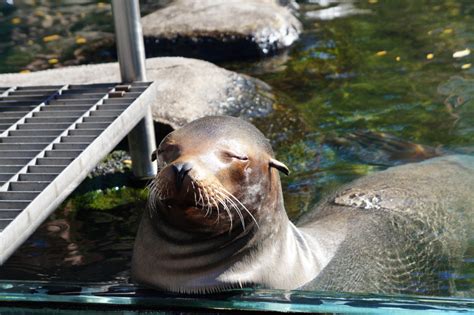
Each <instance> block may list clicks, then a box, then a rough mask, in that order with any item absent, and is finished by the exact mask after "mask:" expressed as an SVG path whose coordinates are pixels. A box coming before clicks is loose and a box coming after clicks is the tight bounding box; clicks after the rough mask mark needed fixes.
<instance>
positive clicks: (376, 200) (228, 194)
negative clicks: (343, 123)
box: [132, 117, 474, 293]
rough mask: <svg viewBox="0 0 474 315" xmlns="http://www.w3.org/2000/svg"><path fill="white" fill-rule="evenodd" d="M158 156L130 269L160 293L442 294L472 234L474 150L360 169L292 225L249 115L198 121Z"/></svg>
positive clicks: (274, 165)
mask: <svg viewBox="0 0 474 315" xmlns="http://www.w3.org/2000/svg"><path fill="white" fill-rule="evenodd" d="M157 159H158V163H159V166H160V172H159V173H158V175H157V176H156V178H155V180H154V181H153V184H152V185H151V191H150V207H149V209H148V210H147V211H146V212H145V214H144V216H143V219H142V222H141V224H140V228H139V231H138V235H137V239H136V242H135V248H134V255H133V261H132V276H133V278H134V279H135V280H136V281H137V282H139V283H142V284H145V285H148V286H151V287H155V288H159V289H164V290H170V291H174V292H187V293H195V292H196V293H206V292H214V291H219V290H223V289H227V288H235V287H243V286H263V287H267V288H277V289H298V288H302V289H312V290H334V291H357V292H404V293H417V292H418V293H420V292H421V293H427V292H435V291H436V292H438V291H441V290H442V289H443V287H444V286H445V285H446V284H445V283H443V281H442V277H440V273H443V272H450V271H452V270H453V269H454V268H455V267H456V264H457V263H458V262H459V261H460V258H461V257H462V255H463V252H464V250H465V246H466V243H467V240H468V238H469V237H471V236H472V232H470V230H469V229H470V228H471V227H472V226H473V224H472V213H473V211H472V210H473V205H474V197H473V194H472V192H473V191H474V158H473V157H468V156H448V157H441V158H436V159H432V160H429V161H426V162H422V163H413V164H407V165H404V166H398V167H393V168H390V169H388V170H386V171H383V172H379V173H376V174H373V175H370V176H366V177H364V178H361V179H359V180H356V181H354V182H353V183H351V184H349V185H348V186H347V187H345V188H343V189H341V190H339V191H338V192H336V193H335V194H333V195H332V196H330V197H328V198H327V199H325V200H324V201H323V202H321V203H320V204H319V205H318V206H317V207H316V208H315V209H314V210H313V211H311V212H310V213H308V214H306V215H305V216H304V217H302V218H301V219H300V220H299V221H300V222H299V224H298V227H295V225H293V224H292V223H291V222H290V221H289V220H288V217H287V215H286V212H285V208H284V204H283V197H282V191H281V185H280V179H279V174H278V171H282V172H285V173H286V172H287V171H288V170H287V168H286V167H285V166H284V165H283V164H282V163H281V162H278V161H277V160H275V159H274V157H273V152H272V150H271V147H270V144H269V143H268V140H267V139H265V138H264V137H263V135H262V134H261V133H260V132H259V131H258V130H257V129H256V128H255V127H253V126H252V125H250V124H248V123H246V122H244V121H241V120H239V119H236V118H231V117H207V118H203V119H199V120H197V121H194V122H192V123H190V124H188V125H186V126H185V127H183V128H182V129H179V130H177V131H175V132H173V133H171V134H170V135H169V136H167V137H166V138H165V139H164V140H163V142H162V143H161V144H160V147H159V149H158V151H157ZM447 285H448V287H449V286H450V283H448V284H447Z"/></svg>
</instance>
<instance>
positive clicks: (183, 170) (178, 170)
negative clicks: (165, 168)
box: [172, 162, 193, 191]
mask: <svg viewBox="0 0 474 315" xmlns="http://www.w3.org/2000/svg"><path fill="white" fill-rule="evenodd" d="M172 168H173V171H174V174H175V177H176V179H175V184H176V190H177V191H180V190H181V187H182V186H183V181H184V178H185V177H186V175H187V174H188V173H189V171H190V170H191V169H192V168H193V165H192V163H189V162H185V163H176V164H173V165H172Z"/></svg>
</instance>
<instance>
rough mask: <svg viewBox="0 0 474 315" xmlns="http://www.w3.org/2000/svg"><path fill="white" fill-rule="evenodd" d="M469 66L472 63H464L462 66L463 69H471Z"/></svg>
mask: <svg viewBox="0 0 474 315" xmlns="http://www.w3.org/2000/svg"><path fill="white" fill-rule="evenodd" d="M469 68H471V64H470V63H466V64H463V65H462V66H461V69H463V70H467V69H469Z"/></svg>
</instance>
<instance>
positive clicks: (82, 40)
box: [76, 36, 87, 45]
mask: <svg viewBox="0 0 474 315" xmlns="http://www.w3.org/2000/svg"><path fill="white" fill-rule="evenodd" d="M85 43H87V39H85V38H84V37H82V36H78V37H76V44H78V45H82V44H85Z"/></svg>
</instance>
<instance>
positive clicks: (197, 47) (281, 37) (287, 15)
mask: <svg viewBox="0 0 474 315" xmlns="http://www.w3.org/2000/svg"><path fill="white" fill-rule="evenodd" d="M280 3H281V2H280V1H277V0H239V1H235V0H175V1H173V2H172V3H171V4H170V5H169V6H167V7H165V8H164V9H161V10H158V11H156V12H154V13H151V14H149V15H147V16H145V17H143V18H142V26H143V34H144V36H145V45H146V48H147V54H148V55H149V56H153V55H154V56H157V55H160V56H163V55H181V56H186V57H195V58H200V59H206V60H213V61H216V60H229V59H241V58H256V57H262V56H266V55H271V54H274V53H275V52H277V51H278V50H280V49H283V48H286V47H289V46H290V45H291V44H292V43H293V42H294V41H295V40H296V39H298V36H299V33H300V32H301V30H302V26H301V23H300V22H299V21H298V19H297V18H296V17H295V16H294V15H293V14H292V12H291V9H290V8H289V7H291V5H294V6H296V3H295V2H294V1H284V2H283V3H284V4H285V6H283V5H281V4H280Z"/></svg>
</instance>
